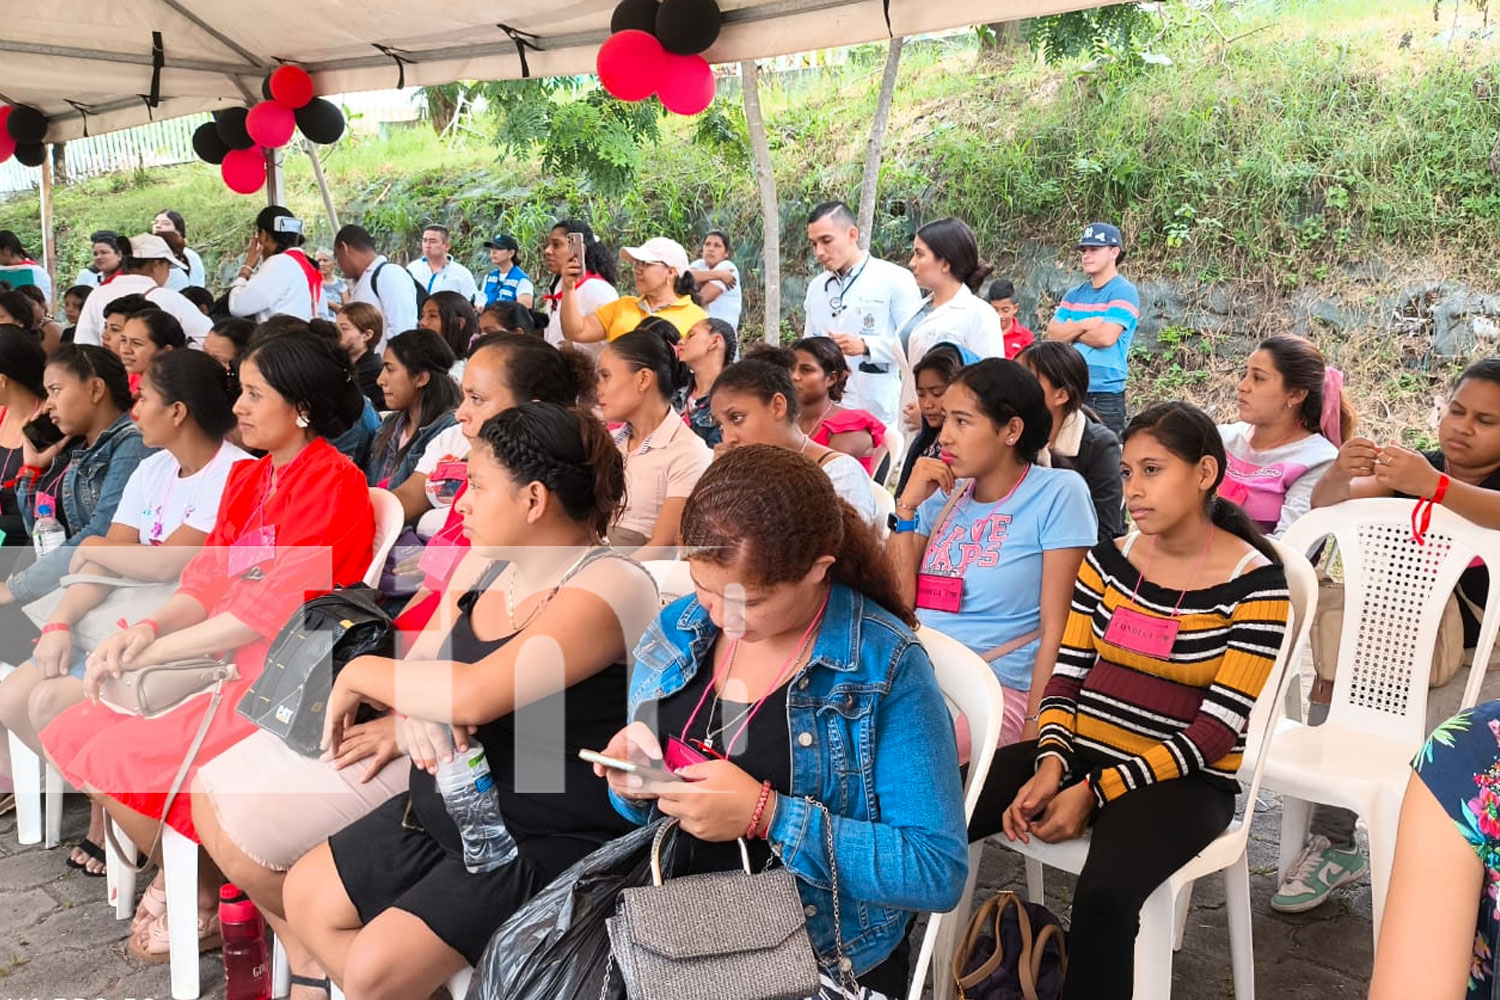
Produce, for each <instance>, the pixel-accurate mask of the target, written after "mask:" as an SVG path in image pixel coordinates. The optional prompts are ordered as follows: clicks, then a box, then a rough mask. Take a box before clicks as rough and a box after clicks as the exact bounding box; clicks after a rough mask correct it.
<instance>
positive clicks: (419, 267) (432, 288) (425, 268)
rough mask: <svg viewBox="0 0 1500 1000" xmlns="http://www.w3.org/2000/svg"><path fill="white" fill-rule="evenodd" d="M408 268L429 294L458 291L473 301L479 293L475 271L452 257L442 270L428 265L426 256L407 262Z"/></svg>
mask: <svg viewBox="0 0 1500 1000" xmlns="http://www.w3.org/2000/svg"><path fill="white" fill-rule="evenodd" d="M406 270H407V272H408V273H410V274H411V276H412V277H413V278H416V279H417V281H418V282H419V283H420V284H421V285H422V287H423V288H425V289H427V294H428V295H431V294H433V293H434V292H457V293H458V294H460V295H462V296H463V297H464V298H465V299H467V300H468V301H470V302H473V301H474V297H475V296H476V295H478V294H479V289H478V287H477V286H476V285H475V284H474V272H473V271H470V270H469V269H468V268H467V267H464V266H463V265H462V264H460V263H459V262H458V261H456V260H454V259H453V258H452V257H449V258H448V263H446V264H444V265H443V267H442V270H440V271H434V270H433V269H432V267H431V266H430V265H428V263H427V258H426V257H418V258H417V259H416V260H414V261H412V262H411V263H410V264H407V265H406ZM382 277H384V275H382Z"/></svg>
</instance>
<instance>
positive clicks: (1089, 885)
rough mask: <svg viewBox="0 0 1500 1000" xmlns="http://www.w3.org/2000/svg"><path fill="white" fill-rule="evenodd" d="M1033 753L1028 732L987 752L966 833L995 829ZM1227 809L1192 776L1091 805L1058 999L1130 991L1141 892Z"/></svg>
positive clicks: (1208, 834)
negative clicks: (985, 774) (990, 759)
mask: <svg viewBox="0 0 1500 1000" xmlns="http://www.w3.org/2000/svg"><path fill="white" fill-rule="evenodd" d="M1035 762H1036V741H1035V740H1031V741H1028V742H1025V743H1015V744H1012V745H1010V746H1007V747H1001V748H1000V749H999V750H998V751H996V753H995V762H994V764H992V765H991V767H990V773H989V778H988V780H987V781H985V783H984V793H983V794H982V795H981V796H980V798H979V805H978V806H977V807H976V808H975V810H974V819H973V821H972V822H971V823H970V824H969V840H970V841H971V842H972V841H977V840H983V839H984V838H985V837H988V836H991V835H993V834H996V833H999V832H1000V830H1001V826H1000V817H1001V815H1002V814H1003V813H1004V812H1005V810H1006V808H1007V807H1008V806H1009V805H1010V804H1011V802H1012V801H1014V800H1015V797H1016V793H1017V792H1018V791H1020V789H1021V786H1022V785H1024V784H1025V783H1026V782H1027V781H1029V780H1031V776H1032V774H1033V773H1034V772H1035ZM1086 763H1088V762H1086ZM1100 763H1104V762H1103V761H1102V760H1101V761H1097V762H1093V763H1092V764H1090V765H1089V766H1094V765H1097V764H1100ZM1233 818H1234V796H1233V795H1232V794H1230V793H1229V791H1227V790H1226V789H1224V788H1223V787H1221V786H1216V785H1213V784H1210V783H1209V782H1208V781H1207V780H1205V779H1203V778H1200V777H1189V778H1183V779H1178V780H1174V781H1163V782H1161V783H1159V784H1154V785H1147V786H1146V787H1144V788H1139V789H1136V790H1135V791H1132V792H1128V793H1127V794H1125V795H1123V796H1121V797H1120V798H1118V799H1115V800H1114V801H1113V802H1111V803H1110V804H1109V805H1107V806H1105V807H1104V808H1103V809H1101V810H1099V811H1098V812H1097V813H1096V814H1095V816H1094V822H1093V827H1094V836H1093V841H1092V843H1091V844H1090V846H1089V856H1088V860H1087V861H1086V862H1084V865H1083V871H1081V872H1079V874H1078V885H1077V888H1076V889H1075V890H1074V894H1073V920H1072V926H1071V928H1070V930H1069V931H1068V978H1067V981H1066V982H1065V983H1064V984H1063V994H1062V995H1063V1000H1084V998H1087V1000H1114V998H1119V1000H1130V996H1131V992H1132V982H1133V977H1134V973H1135V936H1136V931H1138V930H1139V929H1140V923H1141V920H1140V917H1141V906H1142V905H1144V904H1145V902H1146V897H1148V896H1150V895H1151V893H1152V892H1154V891H1155V890H1156V887H1157V886H1159V885H1161V884H1162V883H1163V882H1165V881H1166V880H1167V877H1168V876H1169V875H1171V874H1172V873H1173V872H1174V871H1176V870H1177V869H1179V868H1181V867H1182V866H1183V865H1184V864H1186V863H1187V862H1188V861H1190V860H1191V859H1192V858H1193V856H1194V855H1196V854H1197V853H1198V852H1199V851H1201V850H1203V848H1204V847H1206V846H1208V844H1209V843H1211V842H1212V841H1213V839H1214V838H1215V837H1217V836H1218V835H1219V834H1221V833H1223V832H1224V830H1225V828H1226V827H1228V826H1229V821H1230V820H1231V819H1233ZM1035 902H1038V903H1040V902H1042V900H1035Z"/></svg>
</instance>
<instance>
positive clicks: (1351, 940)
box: [0, 672, 1500, 1000]
mask: <svg viewBox="0 0 1500 1000" xmlns="http://www.w3.org/2000/svg"><path fill="white" fill-rule="evenodd" d="M1461 693H1462V691H1461V684H1460V683H1459V682H1455V683H1453V684H1450V685H1448V686H1447V687H1445V688H1443V689H1441V690H1440V691H1437V692H1434V694H1433V696H1432V703H1433V704H1432V706H1431V711H1430V712H1429V717H1430V718H1432V719H1433V720H1434V721H1436V720H1439V719H1442V718H1445V717H1446V716H1447V715H1448V714H1451V712H1452V710H1453V708H1454V707H1455V706H1456V705H1457V702H1458V698H1459V696H1460V695H1461ZM1484 696H1485V697H1486V698H1494V697H1500V672H1496V673H1493V674H1492V675H1491V677H1490V680H1489V682H1488V683H1487V684H1486V685H1485V695H1484ZM87 826H88V812H87V810H86V809H85V808H84V803H83V801H82V800H81V799H80V798H79V797H77V796H69V797H68V806H67V809H66V812H65V815H64V823H63V839H64V841H65V842H67V841H72V840H76V839H77V838H79V837H81V836H82V835H83V833H84V832H85V830H86V829H87ZM1280 830H1281V803H1280V800H1279V799H1278V798H1277V797H1276V796H1274V795H1270V794H1263V795H1262V796H1261V800H1260V801H1259V802H1258V803H1257V804H1256V810H1255V819H1254V821H1253V823H1252V825H1251V835H1250V872H1251V879H1250V892H1251V897H1252V900H1253V903H1254V934H1255V976H1256V994H1257V996H1259V997H1263V998H1267V1000H1272V998H1274V1000H1338V998H1356V997H1363V996H1365V994H1366V991H1367V988H1368V983H1369V977H1370V967H1371V961H1372V956H1373V942H1372V939H1371V930H1370V890H1369V885H1368V883H1367V882H1365V881H1361V882H1358V883H1355V884H1354V885H1350V886H1345V887H1343V888H1341V889H1338V890H1336V891H1335V892H1334V894H1333V897H1332V898H1331V899H1330V900H1329V901H1328V902H1327V903H1326V904H1324V905H1323V906H1322V907H1320V908H1319V909H1317V910H1314V911H1312V912H1310V913H1305V914H1300V915H1296V916H1289V915H1284V914H1279V913H1275V912H1273V911H1272V910H1271V909H1270V906H1269V900H1270V897H1271V894H1272V893H1273V892H1274V891H1275V888H1276V887H1275V871H1276V856H1277V840H1278V838H1279V835H1280ZM65 857H66V853H65V851H64V850H62V849H59V850H55V851H44V850H42V849H41V848H40V847H20V846H18V845H17V843H16V837H15V817H14V815H10V816H6V817H4V818H3V819H0V1000H23V998H24V1000H39V998H50V1000H59V998H75V1000H76V998H93V1000H125V998H135V1000H142V998H160V997H166V996H169V995H170V991H169V989H168V977H167V967H166V966H165V965H160V966H153V965H146V964H144V963H142V962H140V961H138V960H136V959H135V958H134V957H133V956H131V955H130V953H129V951H128V950H127V948H126V932H127V930H128V927H129V924H128V922H126V921H116V920H115V919H114V912H113V910H112V909H111V908H110V907H109V906H108V905H107V904H106V903H105V895H104V879H102V878H87V877H85V876H83V875H82V874H81V873H79V872H76V871H72V870H70V869H67V868H66V867H65V866H64V865H63V860H64V858H65ZM1046 884H1047V905H1048V906H1049V907H1051V908H1052V909H1053V911H1054V912H1056V913H1058V914H1059V915H1061V916H1063V917H1064V920H1066V914H1067V908H1068V900H1069V898H1070V895H1071V891H1072V888H1073V879H1072V877H1071V876H1067V875H1063V874H1061V873H1059V872H1056V871H1050V870H1049V871H1048V873H1047V883H1046ZM142 885H144V880H142ZM1003 888H1011V889H1017V890H1020V891H1022V892H1024V891H1025V873H1024V870H1023V868H1022V864H1021V861H1020V858H1019V856H1018V855H1015V854H1012V853H1011V852H1009V851H1007V850H1005V849H1004V848H1003V847H1000V846H998V845H993V844H992V845H991V846H990V848H989V849H988V850H987V851H986V853H985V858H984V863H983V868H982V869H981V872H980V889H981V891H985V892H992V891H995V890H997V889H1003ZM201 970H202V981H203V985H204V994H203V995H204V996H205V997H209V998H214V1000H221V998H222V997H223V996H224V982H223V966H222V964H221V962H220V960H219V956H218V954H217V953H213V954H209V955H205V956H203V958H202V961H201ZM1173 981H1174V985H1173V990H1172V996H1173V998H1174V1000H1223V998H1232V997H1233V996H1234V992H1233V989H1232V987H1231V985H1230V969H1229V932H1228V929H1227V924H1226V921H1225V913H1224V885H1223V881H1222V880H1221V879H1219V878H1217V877H1214V878H1209V879H1205V880H1202V881H1200V882H1199V883H1198V884H1197V886H1196V887H1195V890H1194V892H1193V902H1192V909H1191V911H1190V914H1189V917H1188V926H1187V933H1186V936H1185V940H1184V943H1183V948H1182V951H1180V952H1178V953H1177V956H1176V958H1175V960H1174V963H1173Z"/></svg>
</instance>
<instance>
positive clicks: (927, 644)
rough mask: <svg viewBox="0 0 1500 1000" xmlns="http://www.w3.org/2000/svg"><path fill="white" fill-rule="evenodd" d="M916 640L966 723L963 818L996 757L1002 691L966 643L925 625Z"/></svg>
mask: <svg viewBox="0 0 1500 1000" xmlns="http://www.w3.org/2000/svg"><path fill="white" fill-rule="evenodd" d="M917 639H918V640H919V641H920V642H921V643H922V648H924V649H926V650H927V656H928V658H929V659H931V660H932V671H933V673H934V674H935V675H936V676H937V682H938V687H939V688H941V689H942V692H943V698H944V699H945V700H946V701H947V702H948V711H949V712H950V713H952V714H953V715H954V716H957V715H958V714H959V713H960V712H962V713H963V715H964V717H965V718H966V719H968V722H969V737H970V739H971V741H972V749H971V750H970V751H969V772H968V775H967V777H966V778H965V780H964V819H965V820H967V819H970V818H972V817H973V815H974V807H975V806H976V805H978V804H979V794H980V792H982V791H984V779H985V777H986V776H987V775H988V774H989V771H990V762H991V761H992V760H994V757H995V747H996V744H998V743H999V742H1000V730H1001V728H1002V726H1003V725H1004V724H1005V691H1004V690H1003V689H1002V688H1001V687H1000V681H999V680H998V679H997V678H996V677H995V672H994V670H992V669H991V668H990V665H989V664H988V663H986V662H984V660H983V659H982V658H981V657H980V656H979V654H977V653H975V652H974V651H973V650H972V649H970V648H969V647H968V646H965V645H964V644H963V643H961V642H959V641H958V640H957V639H954V638H953V637H951V636H947V635H944V634H943V633H941V632H939V631H938V630H937V629H934V628H928V627H927V626H926V625H923V626H921V627H920V628H918V629H917Z"/></svg>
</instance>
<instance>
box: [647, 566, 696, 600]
mask: <svg viewBox="0 0 1500 1000" xmlns="http://www.w3.org/2000/svg"><path fill="white" fill-rule="evenodd" d="M641 565H642V566H644V567H645V568H646V572H647V573H650V574H651V579H653V580H655V581H656V589H657V591H658V592H659V593H660V594H661V605H662V607H666V606H667V605H668V604H671V603H672V602H673V601H675V600H677V598H679V597H683V596H686V595H687V594H691V593H692V592H693V577H692V574H691V573H690V572H689V571H688V564H687V560H686V559H647V560H644V561H643V562H642V563H641Z"/></svg>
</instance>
